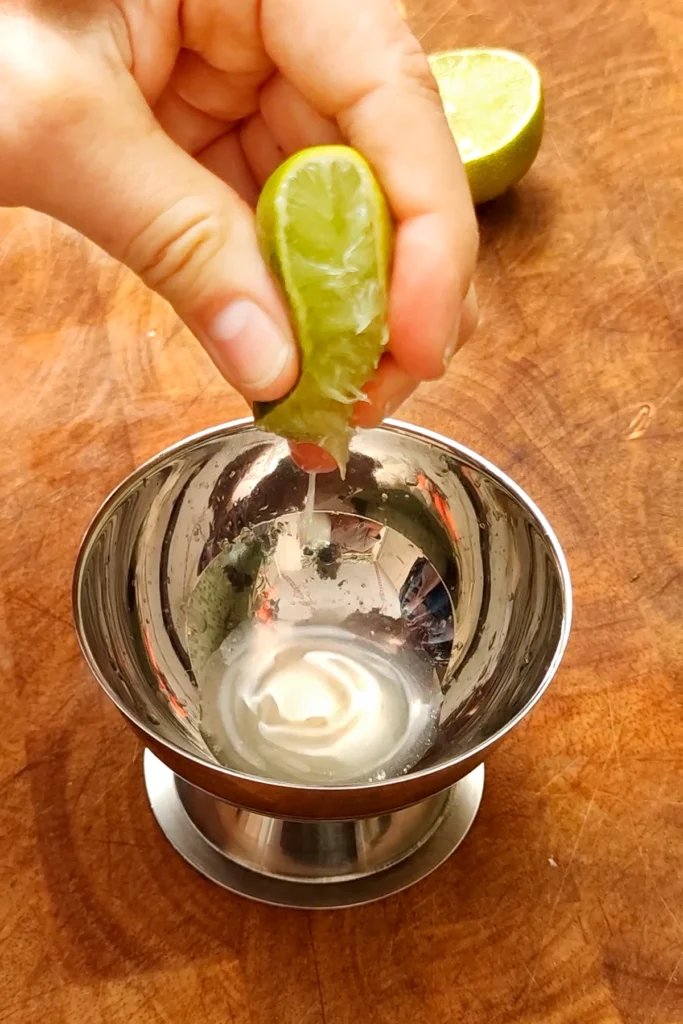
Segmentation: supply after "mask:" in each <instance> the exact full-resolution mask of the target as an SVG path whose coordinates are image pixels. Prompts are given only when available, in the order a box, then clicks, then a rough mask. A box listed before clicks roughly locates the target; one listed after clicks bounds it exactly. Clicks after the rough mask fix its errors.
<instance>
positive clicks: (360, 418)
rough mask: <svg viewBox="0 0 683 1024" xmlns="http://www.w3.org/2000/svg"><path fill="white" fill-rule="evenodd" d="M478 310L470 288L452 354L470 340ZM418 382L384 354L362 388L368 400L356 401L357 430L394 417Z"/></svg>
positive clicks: (475, 324)
mask: <svg viewBox="0 0 683 1024" xmlns="http://www.w3.org/2000/svg"><path fill="white" fill-rule="evenodd" d="M478 319H479V310H478V306H477V295H476V292H475V290H474V285H473V284H472V285H470V289H469V291H468V293H467V297H466V298H465V301H464V303H463V305H462V313H461V316H460V325H459V330H458V335H457V337H456V343H455V347H454V349H453V351H454V352H457V350H458V349H460V348H462V346H463V345H464V344H465V343H466V342H468V341H469V339H470V338H471V337H472V335H473V334H474V332H475V330H476V328H477V321H478ZM417 384H418V381H417V380H416V379H415V377H412V376H411V375H410V374H409V373H407V372H406V371H405V370H404V369H403V368H402V367H401V366H400V365H399V364H398V363H397V362H396V359H395V358H394V357H393V356H392V355H391V354H390V353H387V354H386V355H384V356H383V357H382V361H381V362H380V364H379V367H378V369H377V373H376V374H375V376H374V378H373V379H372V380H371V381H370V383H369V384H367V385H366V386H365V388H363V390H364V392H365V394H366V396H367V398H368V401H367V402H358V404H357V405H356V407H355V409H354V411H353V423H354V425H355V426H357V427H365V428H368V427H376V426H378V425H379V424H380V423H381V422H382V420H384V419H386V418H387V417H388V416H393V415H394V413H395V412H396V410H397V409H399V408H400V407H401V406H402V405H403V403H404V402H405V401H406V399H407V398H409V397H410V395H411V394H412V393H413V391H414V390H415V388H416V387H417Z"/></svg>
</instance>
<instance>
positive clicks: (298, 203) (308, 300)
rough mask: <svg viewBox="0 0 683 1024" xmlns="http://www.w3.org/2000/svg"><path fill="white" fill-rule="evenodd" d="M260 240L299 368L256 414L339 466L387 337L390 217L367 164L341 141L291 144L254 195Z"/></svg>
mask: <svg viewBox="0 0 683 1024" xmlns="http://www.w3.org/2000/svg"><path fill="white" fill-rule="evenodd" d="M256 217H257V226H258V230H259V237H260V240H261V245H262V249H263V252H264V256H265V258H266V260H267V262H268V263H269V265H270V268H271V270H272V271H273V273H274V274H275V276H276V278H277V279H278V281H279V282H280V284H281V286H282V288H283V291H284V293H285V296H286V298H287V301H288V304H289V308H290V312H291V317H292V321H293V326H294V329H295V333H296V336H297V338H298V341H299V345H300V350H301V373H300V376H299V380H298V381H297V384H296V385H295V387H294V388H293V390H292V391H291V392H290V393H289V394H288V395H287V396H285V398H283V399H281V400H279V401H277V402H270V403H261V404H259V405H258V406H256V407H255V417H256V420H257V422H258V423H259V424H260V425H261V426H263V427H264V428H265V429H267V430H271V431H273V432H274V433H277V434H281V435H282V436H284V437H287V438H288V439H289V440H291V441H297V442H309V443H313V444H317V445H320V446H321V447H323V448H325V449H326V450H327V451H328V452H329V453H330V454H331V455H332V456H333V457H334V458H335V460H336V461H337V463H338V464H339V466H340V468H341V469H342V470H343V469H344V467H345V465H346V461H347V459H348V449H349V442H350V439H351V436H352V434H353V428H352V426H351V416H352V413H353V407H354V405H355V403H356V402H357V401H358V400H359V399H362V398H363V397H364V396H363V393H362V388H363V386H364V385H365V384H366V383H367V382H368V380H369V379H370V378H371V377H372V375H373V373H374V371H375V370H376V368H377V366H378V364H379V360H380V358H381V355H382V351H383V349H384V348H385V346H386V344H387V342H388V337H389V333H388V326H387V316H388V291H389V270H390V267H389V263H390V252H391V217H390V214H389V210H388V207H387V204H386V200H385V199H384V196H383V195H382V192H381V190H380V188H379V186H378V184H377V182H376V180H375V178H374V175H373V173H372V171H371V169H370V167H369V165H368V164H367V163H366V162H365V160H363V158H362V157H361V156H360V155H359V154H358V153H357V152H356V151H355V150H353V149H350V148H349V147H347V146H325V147H315V148H313V149H310V150H304V151H302V152H300V153H297V154H295V156H293V157H291V158H290V159H289V160H288V161H286V162H285V163H284V164H283V165H282V166H281V167H280V168H278V170H277V171H276V172H275V173H274V175H273V176H272V177H271V178H270V179H269V180H268V182H266V185H265V187H264V190H263V192H262V194H261V198H260V200H259V203H258V207H257V212H256Z"/></svg>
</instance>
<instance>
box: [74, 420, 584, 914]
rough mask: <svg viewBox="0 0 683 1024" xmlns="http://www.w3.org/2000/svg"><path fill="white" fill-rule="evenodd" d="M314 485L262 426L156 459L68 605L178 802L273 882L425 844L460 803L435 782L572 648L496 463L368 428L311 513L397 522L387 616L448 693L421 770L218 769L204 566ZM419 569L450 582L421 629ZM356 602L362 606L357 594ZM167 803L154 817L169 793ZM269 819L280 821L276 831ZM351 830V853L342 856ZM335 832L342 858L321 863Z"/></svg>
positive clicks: (473, 751)
mask: <svg viewBox="0 0 683 1024" xmlns="http://www.w3.org/2000/svg"><path fill="white" fill-rule="evenodd" d="M307 482H308V481H307V476H306V474H304V473H302V472H301V471H300V470H299V469H298V468H297V467H296V466H295V465H294V463H293V462H292V461H291V459H290V457H289V453H288V448H287V445H286V444H285V443H284V442H283V441H282V440H280V439H279V438H276V437H274V436H272V435H269V434H266V433H264V432H262V431H260V430H258V429H257V428H255V427H254V426H253V424H252V423H251V421H249V420H244V421H239V422H235V423H230V424H227V425H225V426H221V427H217V428H215V429H212V430H208V431H205V432H204V433H202V434H198V435H196V436H194V437H190V438H187V439H186V440H184V441H181V442H180V443H179V444H176V445H174V446H173V447H171V448H169V449H167V450H166V451H164V452H161V453H160V454H159V455H157V456H156V457H155V458H153V459H151V460H150V461H149V462H147V463H146V464H145V465H143V466H141V467H140V468H139V469H138V470H136V471H135V472H134V473H133V474H131V475H130V476H129V477H128V478H127V479H126V480H125V481H123V483H122V484H121V485H120V486H119V487H118V488H117V489H116V490H115V491H114V492H113V494H111V495H110V496H109V498H107V500H106V501H105V503H104V505H103V506H102V508H101V509H100V510H99V512H98V513H97V515H96V516H95V518H94V520H93V522H92V524H91V526H90V528H89V530H88V532H87V534H86V537H85V539H84V541H83V544H82V547H81V551H80V553H79V557H78V562H77V565H76V571H75V578H74V591H73V597H74V614H75V622H76V629H77V632H78V637H79V641H80V644H81V647H82V650H83V653H84V655H85V658H86V660H87V662H88V664H89V666H90V668H91V670H92V672H93V674H94V675H95V677H96V678H97V680H98V681H99V683H100V684H101V686H102V687H103V689H104V690H105V692H106V693H107V694H108V696H109V697H110V698H111V700H112V701H113V702H114V703H115V704H116V706H117V707H118V708H119V709H120V711H121V712H122V713H123V714H124V715H125V716H126V718H127V719H128V721H129V723H130V724H131V726H132V727H133V729H134V730H135V731H136V732H137V733H138V735H139V736H140V738H141V739H142V741H143V743H144V744H145V746H146V747H147V748H148V749H149V750H150V751H152V752H153V754H154V755H155V756H156V758H158V759H159V760H160V761H161V762H163V765H165V766H166V768H167V769H170V770H171V772H172V773H174V776H175V777H178V778H179V779H180V780H182V781H181V782H179V784H178V785H177V786H175V788H174V792H175V797H174V799H175V798H176V797H177V800H178V801H179V804H180V805H182V807H183V809H184V811H185V812H186V813H187V814H188V816H189V819H190V820H191V821H192V823H193V825H194V827H195V828H196V829H199V830H200V831H201V832H202V835H203V837H204V839H205V840H206V842H208V843H209V844H210V846H211V847H212V849H214V850H219V851H221V852H222V853H224V854H227V855H228V856H230V857H232V858H233V859H235V860H236V861H238V862H239V863H240V864H241V865H242V867H245V866H246V868H248V869H249V868H250V869H252V870H254V871H257V872H261V873H262V874H264V875H269V876H271V877H272V878H282V879H292V880H301V879H303V880H304V881H318V882H319V881H320V880H321V879H335V880H337V881H338V880H339V879H340V878H344V877H348V878H349V879H351V878H356V879H357V878H359V877H361V876H364V875H368V874H371V873H373V872H376V871H378V870H380V869H385V868H387V867H388V866H389V865H390V864H393V863H395V862H396V861H397V859H401V858H402V857H406V856H408V855H409V854H410V853H411V852H412V851H413V850H414V849H416V847H417V846H419V845H420V844H419V842H418V841H417V839H416V835H417V833H419V832H420V828H421V829H422V835H423V838H424V839H425V840H426V838H427V837H428V835H430V834H431V833H432V832H433V831H434V829H435V827H436V825H438V821H437V818H438V815H437V814H436V812H435V807H436V806H437V805H438V807H439V808H441V812H443V814H446V808H447V805H448V800H447V799H446V796H444V797H443V798H440V799H439V800H438V801H436V802H435V801H434V799H433V798H434V797H435V796H436V794H440V793H444V791H446V790H448V789H449V788H450V787H453V786H454V785H455V784H456V783H458V781H459V780H462V779H465V777H471V773H472V772H473V771H474V770H475V769H476V768H477V766H479V765H480V764H481V763H482V761H483V759H484V757H485V756H486V754H487V753H488V752H489V751H490V750H492V749H493V748H494V747H495V746H496V745H497V744H498V743H499V742H500V741H501V740H502V739H503V737H504V736H505V735H506V733H508V732H509V731H510V730H511V729H512V728H513V727H514V726H515V725H516V724H517V723H518V722H519V721H521V719H522V718H523V717H524V716H525V715H526V714H527V712H528V711H529V710H530V709H531V708H532V707H533V705H534V704H535V703H536V701H537V700H538V699H539V697H540V696H541V694H542V693H543V691H544V690H545V688H546V687H547V686H548V684H549V682H550V680H551V679H552V677H553V676H554V674H555V672H556V670H557V667H558V665H559V663H560V660H561V657H562V654H563V652H564V648H565V646H566V642H567V638H568V634H569V628H570V619H571V589H570V582H569V575H568V571H567V567H566V563H565V560H564V557H563V554H562V551H561V549H560V546H559V544H558V542H557V539H556V538H555V536H554V534H553V532H552V530H551V528H550V527H549V525H548V523H547V522H546V521H545V519H544V518H543V516H542V515H541V513H540V512H539V511H538V509H537V508H536V507H535V505H534V504H533V503H532V502H531V501H530V499H529V498H528V497H527V496H526V495H525V494H524V493H523V492H522V491H521V490H520V489H519V488H518V487H517V486H516V485H515V484H514V483H513V482H512V481H511V480H509V479H508V478H507V477H505V476H504V474H502V473H501V472H500V471H499V470H497V469H496V468H495V467H494V466H492V465H491V464H490V463H487V462H486V461H485V460H484V459H482V458H480V457H479V456H477V455H475V454H474V453H472V452H470V451H468V450H466V449H465V448H462V447H461V446H460V445H457V444H456V443H454V442H453V441H450V440H448V439H447V438H444V437H440V436H438V435H436V434H433V433H431V432H429V431H426V430H420V429H418V428H416V427H413V426H408V425H406V424H402V423H398V422H388V423H387V424H386V425H384V426H383V427H381V428H378V429H376V430H372V431H367V432H362V433H359V434H358V435H357V436H356V438H355V439H354V442H353V444H352V450H351V458H350V462H349V466H348V470H347V474H346V479H344V480H342V479H341V478H340V477H339V475H338V474H330V475H324V476H320V477H319V478H318V482H317V490H316V508H317V509H319V510H320V509H323V510H327V511H328V512H330V513H331V514H332V515H333V516H335V517H337V518H338V521H339V522H340V523H342V524H345V528H344V531H343V532H344V535H345V536H347V537H348V536H354V535H355V534H354V529H350V530H349V529H347V527H348V525H349V524H351V525H352V526H353V525H354V524H361V525H362V524H363V523H366V524H367V523H369V524H371V527H372V529H374V530H375V533H374V537H375V539H376V538H377V537H378V536H379V534H380V533H381V531H382V528H388V530H389V531H391V537H392V544H391V545H389V546H390V547H391V550H392V552H393V554H392V558H398V562H400V564H401V566H402V567H403V568H402V570H401V572H400V573H398V575H397V573H396V572H393V576H392V572H388V575H389V576H390V577H391V578H392V579H393V582H394V585H395V586H394V590H393V591H392V592H391V594H390V595H389V598H388V599H387V600H388V603H389V604H392V606H393V607H394V608H396V607H398V609H399V610H398V612H396V611H394V613H393V614H394V615H395V616H396V615H397V618H396V621H397V622H398V623H399V624H400V628H401V629H404V630H406V629H408V630H413V633H414V635H413V639H414V640H415V642H417V643H419V644H421V645H422V648H423V650H427V652H428V653H429V655H430V657H432V658H433V659H434V663H435V665H436V666H437V668H438V671H439V676H440V679H441V685H442V689H443V691H444V694H445V697H444V703H443V707H442V712H441V717H440V723H439V729H438V735H437V739H436V742H435V744H434V746H433V747H432V748H431V749H430V751H429V752H428V753H427V754H426V755H425V757H423V759H422V760H421V762H420V763H419V764H418V765H416V767H415V768H414V769H413V770H412V771H410V772H409V773H408V774H406V775H403V776H400V777H397V778H388V779H386V780H383V781H380V782H374V783H369V784H365V785H346V786H327V785H316V786H302V785H297V784H294V783H287V782H278V781H275V780H271V779H264V778H258V777H255V776H251V775H247V774H242V773H240V772H237V771H232V770H230V769H228V768H226V767H224V766H222V765H220V764H218V763H217V761H216V760H215V758H214V757H213V755H212V753H211V751H210V749H209V748H208V747H207V744H206V742H205V741H204V738H203V736H202V733H201V731H200V728H199V702H198V690H197V682H196V679H195V674H194V671H193V667H192V662H191V659H190V654H191V653H192V651H191V642H190V641H188V621H187V620H188V608H189V610H190V614H192V605H191V604H188V598H189V596H190V595H191V594H192V593H193V590H194V588H195V585H196V583H197V580H198V579H199V577H200V575H201V573H202V572H203V571H204V570H205V569H206V567H207V565H209V564H210V563H211V561H212V559H213V558H215V557H216V556H217V555H219V554H220V552H221V550H223V549H224V548H225V545H226V543H227V544H229V543H230V542H231V541H233V540H234V539H235V537H236V536H237V535H238V534H240V532H241V531H242V530H243V529H244V528H245V527H257V532H258V529H262V528H264V527H262V526H261V525H260V524H267V523H270V522H272V521H273V520H275V519H277V518H279V517H283V516H293V515H296V514H297V513H300V512H301V510H302V508H303V505H304V501H305V496H306V490H307ZM345 517H346V518H345ZM375 524H376V525H375ZM370 533H371V534H372V530H371V531H370ZM349 543H350V545H351V548H353V543H355V542H349ZM356 546H357V545H356ZM386 548H387V545H384V547H382V545H379V544H373V543H372V536H371V541H370V543H368V544H366V546H365V555H366V558H365V564H366V566H367V567H368V572H376V567H377V565H378V564H379V563H380V562H381V559H382V558H383V557H384V558H385V559H386ZM383 551H384V552H385V554H384V555H383V554H382V552H383ZM342 554H343V553H342ZM425 566H426V567H427V569H428V571H430V572H432V571H433V576H434V579H435V580H437V584H436V587H437V590H438V593H437V594H436V600H435V601H432V602H431V605H430V602H429V601H425V602H423V604H422V606H421V610H422V614H421V615H420V616H417V618H418V619H419V620H420V622H419V625H418V624H416V622H415V621H413V620H414V619H415V616H414V615H413V612H412V611H410V612H409V611H408V610H407V605H408V603H409V602H408V596H406V595H409V594H410V593H412V596H413V598H414V596H415V586H413V589H412V591H411V589H410V588H411V580H413V581H414V580H415V578H416V574H417V575H418V576H419V573H420V571H421V568H424V567H425ZM380 567H381V566H380ZM383 568H384V569H387V566H386V564H385V565H384V567H383ZM392 571H393V570H392ZM382 578H383V579H386V578H387V573H386V572H384V571H383V573H382ZM385 596H386V595H385ZM434 597H435V595H434V594H432V598H434ZM348 601H349V610H350V611H351V612H353V611H354V602H357V601H360V592H359V591H358V592H356V593H355V594H354V593H351V594H349V597H348ZM397 602H398V605H397ZM437 606H438V607H437ZM410 607H411V609H413V611H414V608H415V600H412V602H411V603H410ZM435 609H436V610H435ZM411 616H412V619H411ZM432 620H433V621H432ZM437 620H438V622H437ZM435 624H436V625H438V627H439V628H436V629H434V628H433V627H434V626H435ZM439 630H440V631H439ZM191 637H192V629H190V639H191ZM416 638H417V639H416ZM212 643H213V645H214V646H215V643H216V638H215V637H214V640H213V641H212ZM193 656H194V657H196V652H194V655H193ZM155 763H156V762H155ZM149 764H151V762H148V766H149ZM159 770H162V769H161V767H160V768H159ZM151 775H154V772H153V771H152V772H151ZM157 775H158V772H157ZM150 777H151V776H150V772H148V784H149V779H150ZM155 777H156V776H155ZM165 778H166V777H165ZM478 778H481V775H479V776H478ZM166 782H167V779H166ZM166 782H164V785H166ZM159 785H161V783H159ZM198 790H199V791H201V792H200V793H199V792H197V791H198ZM207 794H208V795H209V796H208V797H207ZM150 795H151V798H152V802H153V805H154V804H155V799H154V795H153V794H150ZM211 798H213V799H214V802H215V804H216V806H215V807H214V808H213V809H211V808H207V799H211ZM221 801H222V802H226V803H227V804H228V805H229V807H227V808H226V807H225V806H224V805H223V804H221V803H220V802H221ZM422 801H425V805H424V809H423V819H424V820H423V821H422V825H421V826H420V824H419V822H420V821H421V820H422V819H420V817H419V814H418V815H417V816H416V814H415V813H411V815H410V816H409V822H408V824H407V825H406V821H407V820H408V819H406V816H405V814H403V818H402V819H401V818H400V817H398V818H395V822H392V826H393V824H395V829H396V833H397V836H398V837H399V838H397V843H398V846H397V847H392V848H391V849H389V848H388V847H391V845H392V844H391V843H389V844H387V838H386V833H387V828H388V824H389V822H388V819H389V817H391V816H392V815H393V814H394V812H401V811H403V809H404V808H408V807H411V806H412V805H415V804H417V803H419V802H422ZM235 808H237V809H239V811H240V813H238V814H235V813H234V809H235ZM474 810H475V812H476V807H475V809H474ZM155 812H156V813H157V816H158V817H160V812H159V808H158V806H155ZM441 812H440V813H441ZM162 816H163V815H162ZM264 817H265V818H267V819H276V822H277V827H275V826H274V827H272V828H267V827H265V826H264V824H263V820H264ZM359 819H374V820H375V821H376V822H377V821H379V823H380V824H379V826H376V825H372V824H371V823H367V822H366V826H364V828H365V832H364V833H363V835H364V838H363V840H362V841H361V842H359V841H358V835H359V829H358V820H359ZM283 821H291V822H294V823H299V824H301V826H302V829H308V833H307V835H308V838H307V839H306V842H305V845H306V848H307V850H308V851H309V854H308V860H307V861H306V862H305V864H304V866H303V867H302V863H303V862H302V860H301V856H300V853H301V850H297V842H296V836H295V837H294V840H293V838H292V836H293V833H292V829H291V828H290V829H287V828H285V829H284V832H285V833H286V834H287V842H288V843H289V849H288V850H287V851H285V852H284V853H283V846H282V834H283V828H282V822H283ZM316 821H317V822H319V823H321V827H323V826H324V827H325V828H326V829H327V831H326V833H325V835H326V836H327V845H326V844H325V842H322V840H321V842H318V843H317V845H316V843H313V846H311V837H310V832H311V828H312V825H313V823H315V822H316ZM344 821H347V822H349V829H350V830H351V831H349V829H346V830H344V829H343V828H341V826H340V827H339V828H338V829H337V832H338V833H339V837H341V838H338V840H335V842H333V843H331V844H330V842H329V836H330V835H331V833H330V830H329V827H328V826H329V823H330V822H337V823H341V822H344ZM402 822H403V823H402ZM435 823H436V824H435ZM162 824H163V823H162ZM165 830H166V832H167V834H169V828H166V829H165ZM368 830H369V831H368ZM416 830H417V832H416ZM362 831H363V830H362V829H361V832H362ZM294 833H296V829H295V830H294ZM352 833H353V836H352ZM303 834H304V832H303V831H301V833H300V837H303ZM375 834H377V835H378V837H379V838H378V841H377V842H378V844H379V845H376V846H375V847H373V849H375V850H380V851H381V853H378V854H377V856H372V855H370V854H369V853H368V850H369V846H368V839H367V836H368V835H373V836H374V835H375ZM406 836H408V837H409V838H408V839H406ZM245 837H246V838H245ZM353 837H356V838H355V839H354V838H353ZM318 839H320V834H319V835H318ZM301 842H302V843H303V842H304V840H303V838H302V839H301ZM340 843H341V845H342V847H343V846H344V844H345V843H346V845H347V846H348V850H347V854H346V859H345V860H344V865H343V866H342V867H340V863H341V862H340V858H339V856H338V853H339V844H340ZM354 844H355V845H354ZM401 844H402V845H401ZM176 845H180V843H179V842H178V843H176ZM330 845H331V846H334V847H335V849H336V851H337V852H336V853H330V857H329V858H328V860H326V854H325V851H326V850H327V849H328V847H330ZM371 845H372V844H371ZM266 847H268V849H267V850H266ZM274 847H277V850H278V853H277V855H275V856H273V848H274ZM361 847H362V850H361ZM399 847H400V849H399ZM312 848H315V850H316V851H317V852H316V854H315V856H314V857H313V860H314V861H315V864H313V861H312V860H311V855H310V850H311V849H312ZM320 850H322V853H320ZM245 851H246V852H245ZM292 851H294V852H292ZM397 851H398V852H397ZM190 859H192V858H190ZM343 859H344V858H342V860H343ZM195 862H196V858H195ZM306 864H308V865H309V867H310V871H309V870H308V869H307V868H306ZM198 866H200V867H201V865H198ZM207 873H209V874H213V875H214V876H215V874H216V872H215V871H213V872H211V871H208V869H207ZM252 894H253V893H252ZM283 901H284V902H286V900H283Z"/></svg>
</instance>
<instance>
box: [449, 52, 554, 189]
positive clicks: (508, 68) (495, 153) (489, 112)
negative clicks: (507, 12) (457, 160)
mask: <svg viewBox="0 0 683 1024" xmlns="http://www.w3.org/2000/svg"><path fill="white" fill-rule="evenodd" d="M429 63H430V65H431V68H432V72H433V73H434V77H435V78H436V81H437V84H438V86H439V92H440V93H441V100H442V102H443V106H444V110H445V112H446V117H447V118H448V123H449V125H450V128H451V131H452V132H453V136H454V138H455V141H456V142H457V144H458V149H459V150H460V156H461V157H462V160H463V163H464V165H465V171H466V172H467V180H468V181H469V184H470V190H471V192H472V198H473V199H474V202H475V203H485V202H488V200H489V199H495V198H496V196H499V195H502V193H503V192H505V190H506V189H508V188H510V186H511V185H515V184H516V183H517V182H518V181H519V180H520V179H521V178H523V177H524V175H525V174H526V172H527V171H528V170H529V168H530V167H531V165H532V163H533V162H534V160H535V158H536V154H537V153H538V150H539V147H540V145H541V138H542V136H543V90H542V88H541V78H540V75H539V73H538V71H537V69H536V68H535V67H534V65H533V64H532V63H531V61H529V60H527V58H526V57H523V56H521V54H519V53H513V52H512V51H511V50H487V49H471V50H448V51H445V52H443V53H433V54H432V55H431V56H430V58H429Z"/></svg>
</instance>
